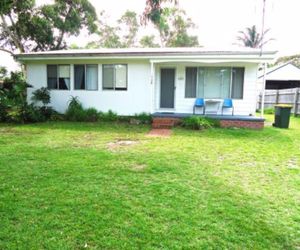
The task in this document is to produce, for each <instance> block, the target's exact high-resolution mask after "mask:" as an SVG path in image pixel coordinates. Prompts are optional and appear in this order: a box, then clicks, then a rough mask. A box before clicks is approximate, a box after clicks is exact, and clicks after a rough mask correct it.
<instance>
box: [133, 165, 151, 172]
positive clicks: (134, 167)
mask: <svg viewBox="0 0 300 250" xmlns="http://www.w3.org/2000/svg"><path fill="white" fill-rule="evenodd" d="M146 167H147V166H146V165H145V164H134V165H132V166H131V168H132V170H134V171H143V170H144V169H145V168H146Z"/></svg>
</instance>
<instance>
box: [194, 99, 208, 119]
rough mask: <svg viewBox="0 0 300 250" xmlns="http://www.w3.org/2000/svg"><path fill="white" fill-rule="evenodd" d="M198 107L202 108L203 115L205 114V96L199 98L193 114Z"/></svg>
mask: <svg viewBox="0 0 300 250" xmlns="http://www.w3.org/2000/svg"><path fill="white" fill-rule="evenodd" d="M196 108H202V111H203V115H204V114H205V102H204V99H203V98H197V99H196V101H195V104H194V108H193V114H195V113H196Z"/></svg>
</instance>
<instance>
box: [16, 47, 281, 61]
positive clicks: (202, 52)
mask: <svg viewBox="0 0 300 250" xmlns="http://www.w3.org/2000/svg"><path fill="white" fill-rule="evenodd" d="M276 53H277V51H265V52H263V54H262V55H275V54H276ZM207 55H208V56H210V55H211V56H218V55H222V56H226V55H228V56H234V55H243V56H245V55H246V56H251V55H253V56H255V55H256V56H258V57H259V56H260V52H259V51H257V50H255V51H249V50H245V51H242V50H236V51H233V50H228V51H222V50H210V51H205V50H193V51H191V50H186V51H185V50H182V49H181V50H178V51H176V50H173V51H171V50H165V51H164V50H161V51H159V50H153V51H149V50H145V51H142V50H141V51H126V50H123V51H116V50H112V51H111V52H110V51H108V50H105V51H103V52H101V51H99V52H95V51H88V50H87V51H85V52H80V51H78V52H76V51H72V52H71V51H68V50H66V51H57V52H56V51H55V52H54V51H49V52H34V53H19V54H15V58H16V59H21V58H22V59H25V58H28V59H30V58H39V57H49V58H51V57H74V58H75V57H84V56H88V57H110V56H114V57H118V56H119V57H130V56H135V57H139V56H140V57H147V56H149V57H151V56H207Z"/></svg>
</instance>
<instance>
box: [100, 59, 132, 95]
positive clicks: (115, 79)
mask: <svg viewBox="0 0 300 250" xmlns="http://www.w3.org/2000/svg"><path fill="white" fill-rule="evenodd" d="M103 89H114V90H126V89H127V65H124V64H107V65H103Z"/></svg>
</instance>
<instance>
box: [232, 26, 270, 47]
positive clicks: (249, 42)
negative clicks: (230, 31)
mask: <svg viewBox="0 0 300 250" xmlns="http://www.w3.org/2000/svg"><path fill="white" fill-rule="evenodd" d="M269 30H270V29H267V30H266V31H265V32H264V36H265V35H266V34H267V33H268V32H269ZM239 34H240V35H239V36H238V37H237V40H238V41H241V43H242V45H243V46H245V47H250V48H261V46H263V45H265V44H266V43H268V42H270V41H271V40H273V39H268V40H264V37H263V35H262V34H260V33H259V32H257V29H256V26H255V25H253V26H252V27H247V28H246V30H245V31H239Z"/></svg>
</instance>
